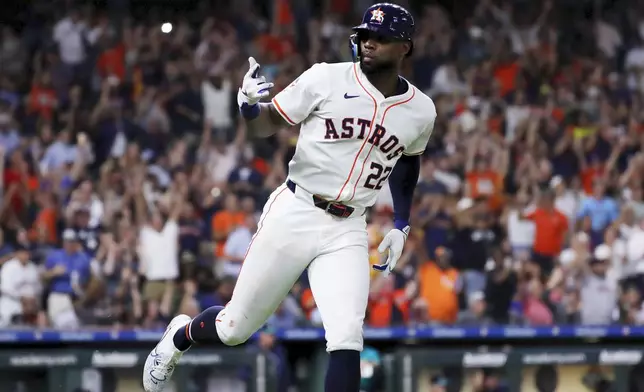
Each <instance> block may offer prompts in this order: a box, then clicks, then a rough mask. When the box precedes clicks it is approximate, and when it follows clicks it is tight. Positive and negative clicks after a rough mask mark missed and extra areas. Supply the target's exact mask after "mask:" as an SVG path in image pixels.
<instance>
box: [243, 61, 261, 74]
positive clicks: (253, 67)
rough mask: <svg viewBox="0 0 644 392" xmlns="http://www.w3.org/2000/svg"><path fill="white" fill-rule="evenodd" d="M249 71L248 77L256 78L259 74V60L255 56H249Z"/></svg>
mask: <svg viewBox="0 0 644 392" xmlns="http://www.w3.org/2000/svg"><path fill="white" fill-rule="evenodd" d="M248 65H249V68H248V72H246V77H251V78H256V77H257V75H258V74H259V64H257V61H255V59H254V58H252V57H249V58H248Z"/></svg>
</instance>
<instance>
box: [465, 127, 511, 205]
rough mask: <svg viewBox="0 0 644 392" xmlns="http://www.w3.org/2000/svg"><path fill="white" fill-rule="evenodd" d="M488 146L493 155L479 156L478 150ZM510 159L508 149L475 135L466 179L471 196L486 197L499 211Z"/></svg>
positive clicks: (468, 159) (471, 143)
mask: <svg viewBox="0 0 644 392" xmlns="http://www.w3.org/2000/svg"><path fill="white" fill-rule="evenodd" d="M482 146H486V147H487V148H488V149H489V150H490V152H491V153H492V155H491V156H490V157H488V156H477V150H478V149H479V148H481V147H482ZM509 161H510V157H509V153H508V150H507V149H504V148H501V147H500V146H498V145H496V144H494V143H493V142H491V141H489V140H486V141H484V140H482V139H481V138H480V137H477V136H475V137H473V138H472V139H471V140H470V145H469V146H468V151H467V162H466V167H465V179H466V182H467V189H468V192H469V195H468V196H469V197H470V198H472V199H477V198H479V197H485V198H487V199H488V201H489V207H490V209H492V210H493V211H498V210H499V209H500V208H501V207H502V206H503V201H504V198H503V180H504V179H505V175H506V173H507V170H508V163H509Z"/></svg>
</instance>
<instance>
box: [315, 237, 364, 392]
mask: <svg viewBox="0 0 644 392" xmlns="http://www.w3.org/2000/svg"><path fill="white" fill-rule="evenodd" d="M343 239H344V240H347V239H353V241H351V242H353V245H351V244H349V245H348V246H343V247H341V248H338V249H337V250H334V251H332V252H330V253H324V254H322V255H321V256H318V257H317V258H316V259H315V260H314V261H313V262H312V263H311V265H310V266H309V282H310V284H311V290H312V292H313V297H314V298H315V303H316V304H317V307H318V309H319V311H320V315H321V316H322V323H323V325H324V329H325V331H326V334H325V337H326V341H327V351H328V352H329V354H330V355H329V367H328V369H327V374H326V379H325V391H326V392H358V391H359V390H360V352H361V351H362V346H363V337H362V325H363V322H364V317H365V311H366V307H367V300H368V297H369V257H368V250H367V234H366V232H360V231H357V232H351V233H345V234H344V235H343Z"/></svg>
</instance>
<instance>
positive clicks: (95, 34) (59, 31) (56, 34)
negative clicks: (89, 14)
mask: <svg viewBox="0 0 644 392" xmlns="http://www.w3.org/2000/svg"><path fill="white" fill-rule="evenodd" d="M101 32H102V29H101V28H100V27H97V28H94V29H91V30H90V29H89V28H88V27H87V24H85V22H84V21H83V20H82V19H81V14H80V12H79V10H77V9H71V10H70V11H69V13H68V15H67V16H66V17H65V18H63V19H61V20H60V21H58V23H56V24H55V25H54V28H53V38H54V40H55V41H56V43H57V44H58V51H59V54H60V59H61V60H62V62H63V63H65V64H66V65H70V66H78V65H81V64H82V63H83V61H85V59H86V57H87V50H86V48H85V45H86V43H89V44H93V43H95V42H96V41H97V40H98V38H99V36H100V34H101Z"/></svg>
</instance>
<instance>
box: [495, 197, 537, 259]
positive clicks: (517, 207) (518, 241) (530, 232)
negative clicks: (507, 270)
mask: <svg viewBox="0 0 644 392" xmlns="http://www.w3.org/2000/svg"><path fill="white" fill-rule="evenodd" d="M529 204H530V195H529V194H528V192H526V191H525V190H519V192H518V193H517V195H516V196H515V198H514V200H513V201H512V203H510V204H509V205H508V207H506V209H505V211H504V212H503V216H502V218H501V219H502V222H503V224H504V227H505V228H506V231H507V233H508V241H509V243H510V247H511V248H512V255H513V256H514V257H515V258H521V257H525V256H529V254H530V251H531V250H532V245H533V243H534V231H535V227H534V222H532V221H529V220H522V219H520V218H519V217H520V213H521V212H526V211H525V210H526V208H528V206H529Z"/></svg>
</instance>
